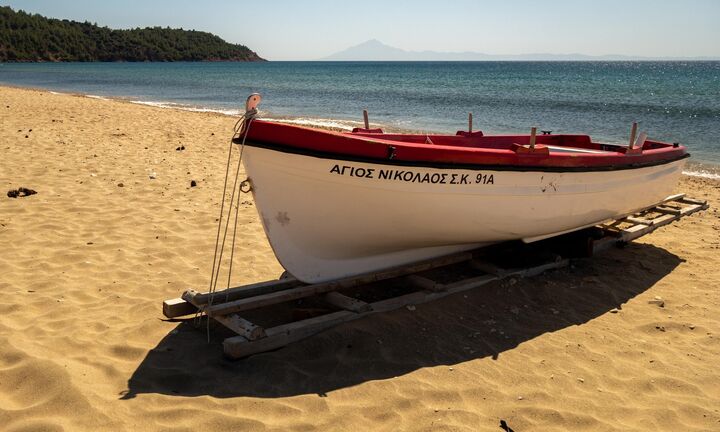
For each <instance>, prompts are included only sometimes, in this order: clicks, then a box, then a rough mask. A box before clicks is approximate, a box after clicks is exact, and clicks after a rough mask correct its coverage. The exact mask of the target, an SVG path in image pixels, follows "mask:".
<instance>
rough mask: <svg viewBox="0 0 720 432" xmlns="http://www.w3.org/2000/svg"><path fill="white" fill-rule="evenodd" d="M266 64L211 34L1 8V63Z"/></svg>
mask: <svg viewBox="0 0 720 432" xmlns="http://www.w3.org/2000/svg"><path fill="white" fill-rule="evenodd" d="M8 61H10V62H36V61H264V60H263V59H262V58H260V57H259V56H258V55H257V54H256V53H255V52H253V51H251V50H250V49H249V48H248V47H246V46H244V45H236V44H231V43H228V42H225V41H224V40H222V39H221V38H220V37H218V36H215V35H213V34H211V33H207V32H201V31H195V30H182V29H180V30H178V29H171V28H160V27H152V28H150V27H148V28H143V29H141V28H136V29H131V30H113V29H109V28H107V27H99V26H97V25H96V24H91V23H89V22H84V23H80V22H77V21H68V20H59V19H52V18H45V17H43V16H41V15H38V14H28V13H25V12H23V11H17V12H16V11H14V10H12V9H11V8H9V7H0V62H8Z"/></svg>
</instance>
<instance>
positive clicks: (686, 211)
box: [680, 203, 710, 216]
mask: <svg viewBox="0 0 720 432" xmlns="http://www.w3.org/2000/svg"><path fill="white" fill-rule="evenodd" d="M708 208H710V206H709V205H708V204H707V203H705V204H694V205H689V206H687V207H684V208H683V209H682V210H681V211H680V215H681V216H687V215H690V214H693V213H695V212H699V211H700V210H706V209H708Z"/></svg>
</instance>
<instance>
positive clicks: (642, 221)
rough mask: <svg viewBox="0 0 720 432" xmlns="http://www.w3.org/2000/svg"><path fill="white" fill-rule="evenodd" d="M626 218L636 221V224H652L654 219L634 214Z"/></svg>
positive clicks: (632, 221) (629, 220)
mask: <svg viewBox="0 0 720 432" xmlns="http://www.w3.org/2000/svg"><path fill="white" fill-rule="evenodd" d="M624 220H626V221H628V222H631V223H634V224H642V225H652V224H653V220H652V219H645V218H639V217H634V216H628V217H626V218H625V219H624Z"/></svg>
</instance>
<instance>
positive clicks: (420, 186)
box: [243, 146, 685, 283]
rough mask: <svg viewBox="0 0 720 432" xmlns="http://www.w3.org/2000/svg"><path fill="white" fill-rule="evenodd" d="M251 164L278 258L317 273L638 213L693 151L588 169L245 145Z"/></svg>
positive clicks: (673, 179) (367, 268)
mask: <svg viewBox="0 0 720 432" xmlns="http://www.w3.org/2000/svg"><path fill="white" fill-rule="evenodd" d="M243 163H244V164H245V168H246V171H247V174H248V177H249V178H250V180H251V182H252V186H253V194H254V196H255V202H256V205H257V208H258V212H259V213H260V216H261V219H262V223H263V226H264V228H265V233H266V235H267V237H268V239H269V241H270V244H271V246H272V248H273V251H274V252H275V255H276V256H277V258H278V260H279V261H280V263H281V264H282V266H283V267H284V268H285V269H286V270H287V271H288V272H289V273H291V274H292V275H293V276H295V277H296V278H298V279H300V280H301V281H303V282H308V283H317V282H324V281H329V280H335V279H339V278H343V277H348V276H354V275H358V274H363V273H368V272H372V271H377V270H381V269H385V268H390V267H393V266H397V265H402V264H406V263H410V262H415V261H420V260H423V259H427V258H432V257H437V256H442V255H446V254H450V253H453V252H459V251H463V250H470V249H474V248H477V247H480V246H482V245H486V244H491V243H497V242H501V241H507V240H515V239H522V240H524V241H534V240H538V239H540V238H544V237H550V236H552V235H556V234H560V233H563V232H569V231H573V230H577V229H581V228H584V227H587V226H592V225H594V224H596V223H599V222H602V221H605V220H608V219H611V218H614V217H616V216H619V215H625V214H629V213H631V212H634V211H636V210H639V209H641V208H645V207H648V206H651V205H653V204H655V203H657V202H658V201H660V200H662V199H664V198H665V197H667V196H668V195H670V194H671V193H672V191H673V188H674V186H675V184H676V183H677V180H678V177H679V176H680V174H681V172H682V167H683V165H684V163H685V160H684V159H682V160H678V161H674V162H670V163H667V164H663V165H656V166H651V167H645V168H634V169H620V170H612V171H591V172H546V171H513V170H469V169H454V168H442V169H436V168H425V167H410V166H399V165H391V164H378V163H367V162H349V161H343V160H335V159H326V158H319V157H313V156H307V155H300V154H292V153H285V152H281V151H276V150H270V149H265V148H260V147H252V146H247V147H246V148H245V150H244V155H243Z"/></svg>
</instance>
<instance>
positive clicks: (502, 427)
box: [500, 420, 515, 432]
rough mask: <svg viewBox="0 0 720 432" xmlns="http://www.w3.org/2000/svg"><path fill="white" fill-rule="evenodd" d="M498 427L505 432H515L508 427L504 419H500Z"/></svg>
mask: <svg viewBox="0 0 720 432" xmlns="http://www.w3.org/2000/svg"><path fill="white" fill-rule="evenodd" d="M500 429H502V430H504V431H505V432H515V431H513V430H512V429H511V428H510V426H508V424H507V422H505V420H500Z"/></svg>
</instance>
